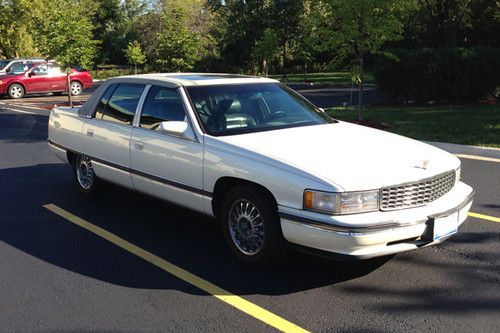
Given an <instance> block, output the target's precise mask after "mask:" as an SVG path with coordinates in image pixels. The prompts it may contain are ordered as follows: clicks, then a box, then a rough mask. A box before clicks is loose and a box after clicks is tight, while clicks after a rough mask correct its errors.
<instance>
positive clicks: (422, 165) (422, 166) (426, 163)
mask: <svg viewBox="0 0 500 333" xmlns="http://www.w3.org/2000/svg"><path fill="white" fill-rule="evenodd" d="M415 168H419V169H423V170H427V169H428V168H429V160H423V161H422V163H420V165H415Z"/></svg>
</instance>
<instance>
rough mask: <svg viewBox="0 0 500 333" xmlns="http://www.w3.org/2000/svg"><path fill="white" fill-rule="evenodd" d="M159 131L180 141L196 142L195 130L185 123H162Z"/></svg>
mask: <svg viewBox="0 0 500 333" xmlns="http://www.w3.org/2000/svg"><path fill="white" fill-rule="evenodd" d="M158 130H159V131H160V132H162V133H165V134H168V135H171V136H175V137H177V138H180V139H184V140H188V141H195V136H194V133H193V130H192V129H191V126H189V124H188V123H187V122H185V121H163V122H161V123H160V126H159V127H158Z"/></svg>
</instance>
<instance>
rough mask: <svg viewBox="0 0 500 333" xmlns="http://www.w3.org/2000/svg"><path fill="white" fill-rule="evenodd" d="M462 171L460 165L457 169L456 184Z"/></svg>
mask: <svg viewBox="0 0 500 333" xmlns="http://www.w3.org/2000/svg"><path fill="white" fill-rule="evenodd" d="M461 172H462V167H458V169H457V170H455V185H457V184H458V182H459V181H460V173H461Z"/></svg>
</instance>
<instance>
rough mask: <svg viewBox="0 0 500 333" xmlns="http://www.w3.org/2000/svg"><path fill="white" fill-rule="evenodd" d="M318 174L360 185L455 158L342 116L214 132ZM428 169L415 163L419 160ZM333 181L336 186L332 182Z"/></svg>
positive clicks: (390, 180) (384, 182)
mask: <svg viewBox="0 0 500 333" xmlns="http://www.w3.org/2000/svg"><path fill="white" fill-rule="evenodd" d="M217 139H219V140H221V141H223V142H226V143H230V144H232V145H234V146H237V147H243V148H246V149H247V150H248V151H252V152H254V153H258V154H260V155H263V156H267V157H269V158H273V159H275V160H277V161H280V162H282V163H283V164H286V165H290V166H293V167H295V168H297V169H300V170H303V171H304V172H307V173H309V174H311V175H314V176H316V177H319V178H321V179H323V180H324V181H326V182H329V183H331V184H333V185H335V184H338V185H339V186H340V187H342V188H343V189H344V190H345V191H363V190H371V189H378V188H381V187H384V186H389V185H395V184H400V183H405V182H411V181H415V180H418V179H424V178H428V177H432V176H435V175H437V174H439V173H442V172H445V171H450V170H454V169H456V168H458V167H459V165H460V161H459V160H458V158H456V157H454V156H453V155H451V154H448V153H446V152H444V151H442V150H440V149H437V148H434V147H432V146H429V145H426V144H424V143H421V142H418V141H415V140H412V139H408V138H405V137H402V136H399V135H395V134H391V133H387V132H383V131H379V130H375V129H371V128H367V127H363V126H358V125H353V124H349V123H345V122H340V123H337V124H328V125H317V126H305V127H296V128H290V129H282V130H274V131H267V132H259V133H251V134H243V135H234V136H227V137H219V138H217ZM424 160H427V161H428V162H429V164H428V169H427V170H424V169H420V168H418V166H421V165H422V163H423V161H424ZM335 187H336V186H335Z"/></svg>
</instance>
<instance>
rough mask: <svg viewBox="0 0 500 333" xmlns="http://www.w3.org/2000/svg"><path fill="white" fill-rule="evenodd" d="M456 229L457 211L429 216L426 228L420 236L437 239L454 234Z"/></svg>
mask: <svg viewBox="0 0 500 333" xmlns="http://www.w3.org/2000/svg"><path fill="white" fill-rule="evenodd" d="M457 231H458V212H454V213H452V214H450V215H447V216H440V217H431V218H430V219H429V220H428V221H427V229H426V232H425V234H424V235H423V237H422V238H425V239H426V240H429V241H438V240H440V239H442V238H446V237H449V236H451V235H453V234H456V233H457Z"/></svg>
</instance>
